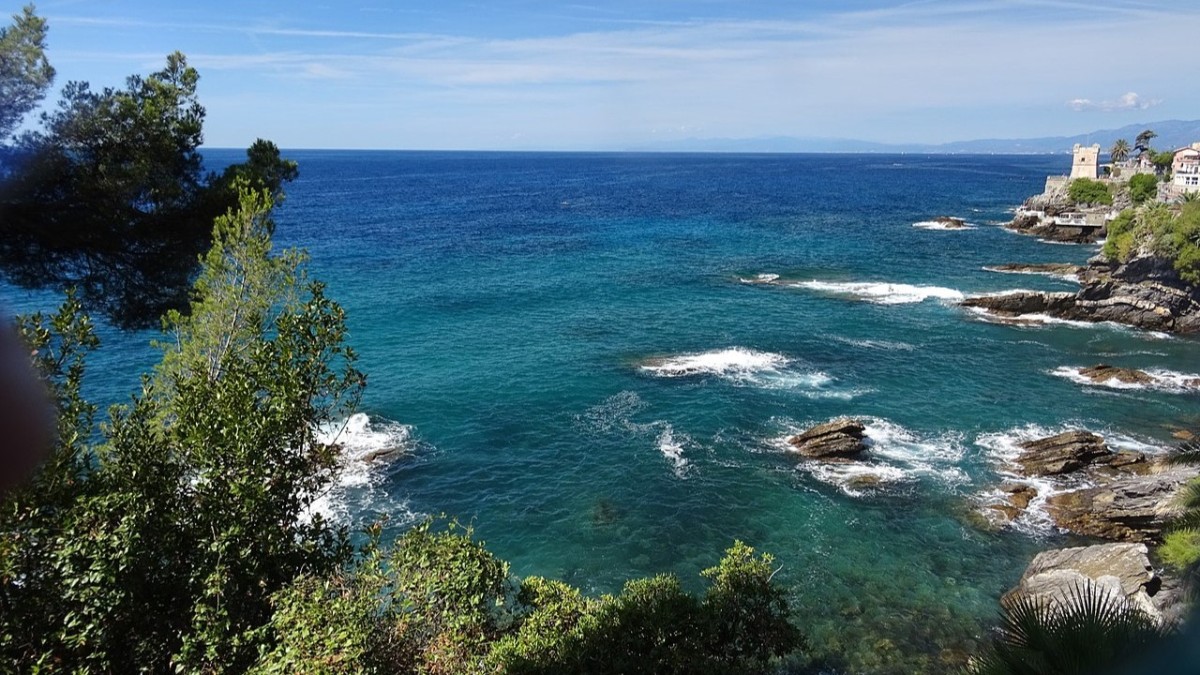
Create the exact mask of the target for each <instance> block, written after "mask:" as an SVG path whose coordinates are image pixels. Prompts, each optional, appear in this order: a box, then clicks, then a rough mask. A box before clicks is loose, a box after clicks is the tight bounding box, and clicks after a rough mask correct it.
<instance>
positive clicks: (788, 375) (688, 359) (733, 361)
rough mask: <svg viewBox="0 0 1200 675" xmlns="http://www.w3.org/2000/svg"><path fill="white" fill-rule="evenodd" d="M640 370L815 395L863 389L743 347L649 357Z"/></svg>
mask: <svg viewBox="0 0 1200 675" xmlns="http://www.w3.org/2000/svg"><path fill="white" fill-rule="evenodd" d="M638 368H639V370H641V371H642V372H645V373H648V374H650V375H653V376H654V377H663V378H690V377H717V378H720V379H722V380H725V381H727V382H731V383H733V384H736V385H739V386H751V387H760V388H763V389H789V390H799V391H803V392H805V395H807V396H810V397H813V398H839V399H843V400H849V399H851V398H853V397H854V396H856V395H858V394H861V393H863V392H862V391H860V390H847V389H838V388H835V387H834V386H833V385H834V381H835V380H834V378H833V377H832V376H830V375H829V374H827V373H824V372H821V371H819V370H814V369H809V368H805V367H804V366H802V365H801V364H798V363H796V362H795V361H794V360H792V359H790V358H788V357H786V356H784V355H782V354H775V353H772V352H760V351H755V350H752V349H745V348H742V347H730V348H728V349H721V350H714V351H707V352H697V353H692V354H681V355H678V356H669V357H661V358H653V359H648V360H646V361H644V362H642V364H641V365H640V366H638Z"/></svg>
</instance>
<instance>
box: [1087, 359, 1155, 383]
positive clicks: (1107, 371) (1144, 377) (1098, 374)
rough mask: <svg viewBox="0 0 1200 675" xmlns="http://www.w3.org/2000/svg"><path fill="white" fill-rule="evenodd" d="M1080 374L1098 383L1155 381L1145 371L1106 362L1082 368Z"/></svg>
mask: <svg viewBox="0 0 1200 675" xmlns="http://www.w3.org/2000/svg"><path fill="white" fill-rule="evenodd" d="M1079 375H1080V376H1081V377H1086V378H1087V379H1089V380H1091V381H1092V382H1095V383H1096V384H1104V383H1105V382H1111V381H1112V380H1116V381H1117V382H1121V383H1123V384H1151V383H1153V382H1154V378H1153V377H1151V376H1150V375H1149V374H1148V373H1143V372H1142V371H1140V370H1134V369H1133V368H1118V367H1117V366H1110V365H1108V364H1106V363H1101V364H1099V365H1096V366H1092V367H1090V368H1082V369H1080V370H1079Z"/></svg>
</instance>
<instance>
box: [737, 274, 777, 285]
mask: <svg viewBox="0 0 1200 675" xmlns="http://www.w3.org/2000/svg"><path fill="white" fill-rule="evenodd" d="M778 280H779V275H778V274H755V275H754V276H752V277H750V278H749V279H747V278H745V277H739V278H738V281H740V282H742V283H743V284H770V283H774V282H776V281H778Z"/></svg>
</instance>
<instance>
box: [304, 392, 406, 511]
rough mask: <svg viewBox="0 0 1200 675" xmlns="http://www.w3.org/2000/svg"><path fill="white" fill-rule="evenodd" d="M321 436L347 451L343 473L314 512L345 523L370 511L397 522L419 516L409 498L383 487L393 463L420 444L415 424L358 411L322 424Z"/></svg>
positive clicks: (341, 466)
mask: <svg viewBox="0 0 1200 675" xmlns="http://www.w3.org/2000/svg"><path fill="white" fill-rule="evenodd" d="M317 441H318V442H321V443H325V444H331V445H337V446H339V447H340V448H341V454H340V456H339V458H338V468H337V477H336V479H335V481H334V483H333V485H332V487H331V488H330V489H329V491H328V492H326V493H325V494H323V495H320V496H319V497H317V499H315V500H314V501H313V502H312V504H311V505H310V507H309V512H310V513H311V514H319V515H321V516H322V517H324V518H326V519H327V520H330V521H332V522H337V523H342V524H349V523H351V521H353V520H355V519H359V520H361V519H363V518H369V517H370V514H378V515H387V516H389V517H390V518H391V519H392V520H393V522H396V520H397V518H398V519H399V520H400V521H401V522H409V520H415V519H416V518H418V517H419V516H418V514H416V513H414V512H412V511H411V510H410V509H409V506H408V502H407V501H404V500H397V499H395V498H394V497H392V496H391V495H389V494H387V492H386V491H385V490H384V489H383V482H384V479H385V478H386V474H387V467H388V466H389V465H390V464H392V463H393V462H395V461H397V460H399V459H401V458H403V457H407V456H410V455H411V454H412V453H413V452H414V451H415V450H416V448H417V445H418V443H417V441H416V439H415V437H414V434H413V428H412V427H411V426H409V425H407V424H400V423H399V422H395V421H392V420H386V419H381V418H374V419H372V418H371V417H370V416H369V415H367V414H366V413H355V414H353V415H351V416H350V417H348V418H347V419H346V420H344V421H343V422H340V423H331V424H327V425H324V426H322V427H321V428H319V429H318V430H317Z"/></svg>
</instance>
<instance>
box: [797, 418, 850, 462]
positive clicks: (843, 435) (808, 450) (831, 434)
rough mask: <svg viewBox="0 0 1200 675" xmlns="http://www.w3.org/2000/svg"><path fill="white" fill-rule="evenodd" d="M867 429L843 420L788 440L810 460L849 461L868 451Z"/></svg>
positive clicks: (820, 426) (816, 427) (819, 426)
mask: <svg viewBox="0 0 1200 675" xmlns="http://www.w3.org/2000/svg"><path fill="white" fill-rule="evenodd" d="M865 438H866V427H865V426H864V425H863V423H862V422H860V421H858V420H852V419H848V418H841V419H836V420H833V421H832V422H826V423H825V424H818V425H817V426H815V427H813V428H811V429H809V430H808V431H805V432H804V433H801V434H797V435H796V436H792V437H791V438H789V439H788V444H789V445H791V446H792V447H793V448H795V449H796V452H798V453H800V454H801V455H803V456H804V457H807V458H809V459H823V460H838V459H849V458H851V457H854V456H855V455H858V454H859V453H861V452H862V451H863V450H866V449H867V445H866V442H865V440H864V439H865Z"/></svg>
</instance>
